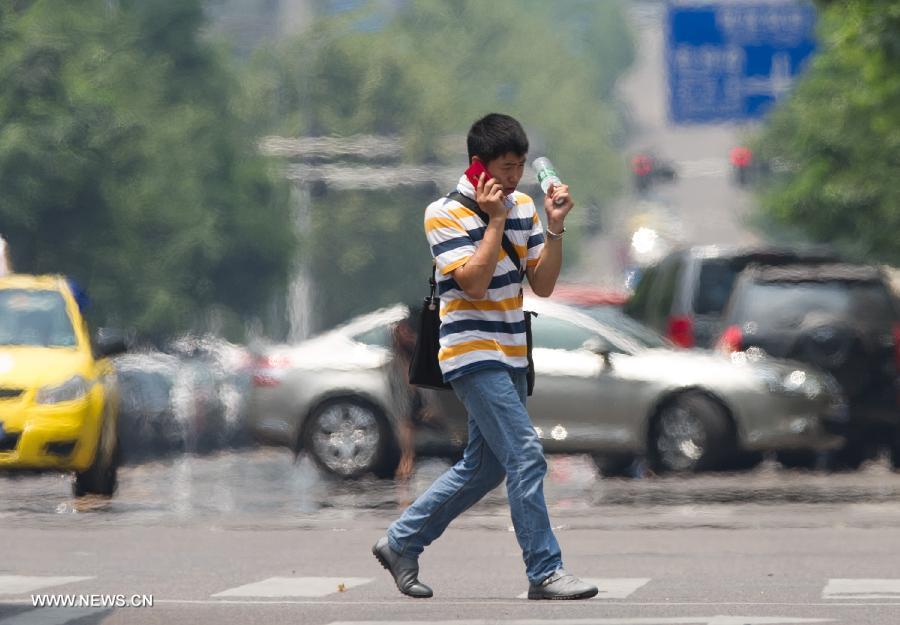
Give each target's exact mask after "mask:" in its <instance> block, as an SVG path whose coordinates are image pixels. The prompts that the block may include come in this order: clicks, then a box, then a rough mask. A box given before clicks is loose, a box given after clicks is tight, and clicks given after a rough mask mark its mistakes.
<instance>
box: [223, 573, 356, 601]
mask: <svg viewBox="0 0 900 625" xmlns="http://www.w3.org/2000/svg"><path fill="white" fill-rule="evenodd" d="M371 581H372V578H370V577H270V578H269V579H264V580H262V581H260V582H254V583H253V584H246V585H245V586H238V587H237V588H229V589H228V590H223V591H222V592H217V593H216V594H214V595H212V596H213V597H324V596H326V595H331V594H334V593H338V592H342V589H343V590H349V589H350V588H354V587H356V586H362V585H364V584H368V583H369V582H371Z"/></svg>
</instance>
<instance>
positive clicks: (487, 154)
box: [466, 113, 528, 164]
mask: <svg viewBox="0 0 900 625" xmlns="http://www.w3.org/2000/svg"><path fill="white" fill-rule="evenodd" d="M466 146H467V147H468V149H469V160H470V161H471V160H472V157H473V156H477V157H478V158H480V159H481V160H482V161H483V162H484V163H485V164H487V163H489V162H490V161H492V160H494V159H495V158H498V157H500V156H503V155H504V154H507V153H509V152H512V153H513V154H516V155H518V156H525V155H526V154H528V137H527V136H526V134H525V129H524V128H522V124H520V123H519V122H518V121H516V120H515V119H514V118H512V117H510V116H509V115H503V114H502V113H490V114H488V115H485V116H484V117H482V118H481V119H479V120H478V121H477V122H475V123H474V124H472V127H471V128H469V135H468V136H467V137H466Z"/></svg>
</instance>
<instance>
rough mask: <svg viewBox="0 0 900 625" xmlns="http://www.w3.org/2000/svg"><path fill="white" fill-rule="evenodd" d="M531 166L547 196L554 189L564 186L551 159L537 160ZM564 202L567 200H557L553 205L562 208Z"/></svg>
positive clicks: (540, 158) (542, 157)
mask: <svg viewBox="0 0 900 625" xmlns="http://www.w3.org/2000/svg"><path fill="white" fill-rule="evenodd" d="M531 166H532V167H534V171H535V173H536V174H537V181H538V184H539V185H541V190H542V191H543V192H544V194H545V195H546V194H549V193H550V189H551V188H552V187H555V186H558V185H561V184H562V180H560V179H559V175H558V174H557V173H556V168H555V167H554V166H553V163H551V162H550V159H549V158H547V157H545V156H541V157H539V158H536V159H534V162H533V163H532V164H531ZM563 202H565V200H563V199H562V198H557V199H556V200H555V201H554V202H553V203H554V204H556V205H557V206H561V205H562V204H563Z"/></svg>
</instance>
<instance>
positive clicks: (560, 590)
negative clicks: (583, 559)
mask: <svg viewBox="0 0 900 625" xmlns="http://www.w3.org/2000/svg"><path fill="white" fill-rule="evenodd" d="M597 592H598V590H597V587H596V586H593V585H591V584H588V583H587V582H584V581H582V580H580V579H578V578H577V577H575V576H574V575H572V574H571V573H566V571H565V570H564V569H557V571H556V572H555V573H553V574H552V575H551V576H550V577H548V578H547V579H545V580H544V581H542V582H541V583H540V584H531V585H530V586H529V587H528V598H529V599H590V598H591V597H594V596H596V594H597Z"/></svg>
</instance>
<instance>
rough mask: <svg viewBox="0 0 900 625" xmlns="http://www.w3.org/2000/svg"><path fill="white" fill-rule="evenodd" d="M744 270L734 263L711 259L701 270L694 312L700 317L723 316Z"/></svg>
mask: <svg viewBox="0 0 900 625" xmlns="http://www.w3.org/2000/svg"><path fill="white" fill-rule="evenodd" d="M741 269H743V266H739V265H737V264H736V263H734V262H731V261H728V260H724V259H710V260H707V261H705V262H704V263H703V265H702V266H701V268H700V279H699V282H698V284H697V290H696V291H695V293H694V312H695V313H696V314H698V315H721V314H722V311H723V310H724V309H725V305H726V304H727V303H728V298H729V296H730V295H731V291H732V289H733V288H734V281H735V279H736V278H737V276H738V274H739V273H740V272H741Z"/></svg>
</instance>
